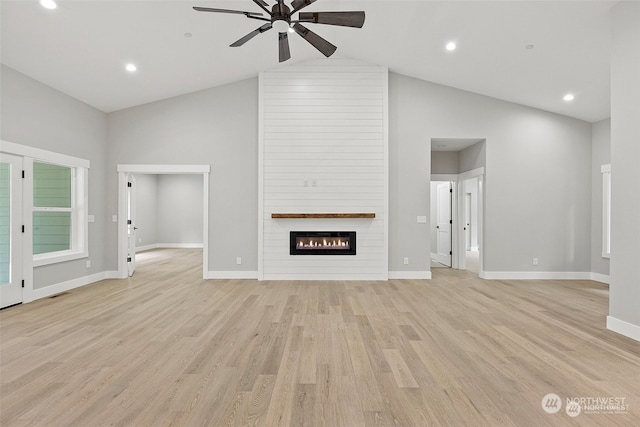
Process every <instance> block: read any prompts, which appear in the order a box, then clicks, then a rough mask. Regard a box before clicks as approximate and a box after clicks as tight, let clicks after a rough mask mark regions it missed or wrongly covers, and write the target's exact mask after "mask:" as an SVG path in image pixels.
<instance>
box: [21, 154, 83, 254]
mask: <svg viewBox="0 0 640 427" xmlns="http://www.w3.org/2000/svg"><path fill="white" fill-rule="evenodd" d="M85 181H86V169H84V168H81V167H70V166H65V165H59V164H53V163H45V162H41V161H37V160H34V162H33V255H34V257H33V261H34V265H36V266H37V265H45V264H51V263H54V262H60V261H68V260H72V259H77V258H82V257H86V256H87V255H88V254H87V227H86V224H87V214H86V205H87V203H86V200H87V198H86V185H85Z"/></svg>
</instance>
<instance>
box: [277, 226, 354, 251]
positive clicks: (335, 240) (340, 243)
mask: <svg viewBox="0 0 640 427" xmlns="http://www.w3.org/2000/svg"><path fill="white" fill-rule="evenodd" d="M289 254H290V255H355V254H356V232H355V231H291V232H290V233H289Z"/></svg>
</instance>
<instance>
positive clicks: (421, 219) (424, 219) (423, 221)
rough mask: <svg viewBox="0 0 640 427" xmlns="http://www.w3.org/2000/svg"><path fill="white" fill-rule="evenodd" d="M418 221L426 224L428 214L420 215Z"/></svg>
mask: <svg viewBox="0 0 640 427" xmlns="http://www.w3.org/2000/svg"><path fill="white" fill-rule="evenodd" d="M418 223H420V224H426V223H427V217H426V216H422V215H420V216H418Z"/></svg>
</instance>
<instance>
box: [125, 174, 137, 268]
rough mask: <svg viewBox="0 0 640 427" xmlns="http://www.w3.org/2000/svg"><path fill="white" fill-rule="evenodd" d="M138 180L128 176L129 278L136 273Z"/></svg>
mask: <svg viewBox="0 0 640 427" xmlns="http://www.w3.org/2000/svg"><path fill="white" fill-rule="evenodd" d="M135 183H136V179H135V177H134V176H133V175H131V174H129V175H128V176H127V271H128V273H129V277H131V276H133V273H134V272H135V271H136V230H137V228H136V185H135Z"/></svg>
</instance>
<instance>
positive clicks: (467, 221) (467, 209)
mask: <svg viewBox="0 0 640 427" xmlns="http://www.w3.org/2000/svg"><path fill="white" fill-rule="evenodd" d="M464 236H465V249H466V250H468V251H470V250H471V193H466V194H465V195H464Z"/></svg>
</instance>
